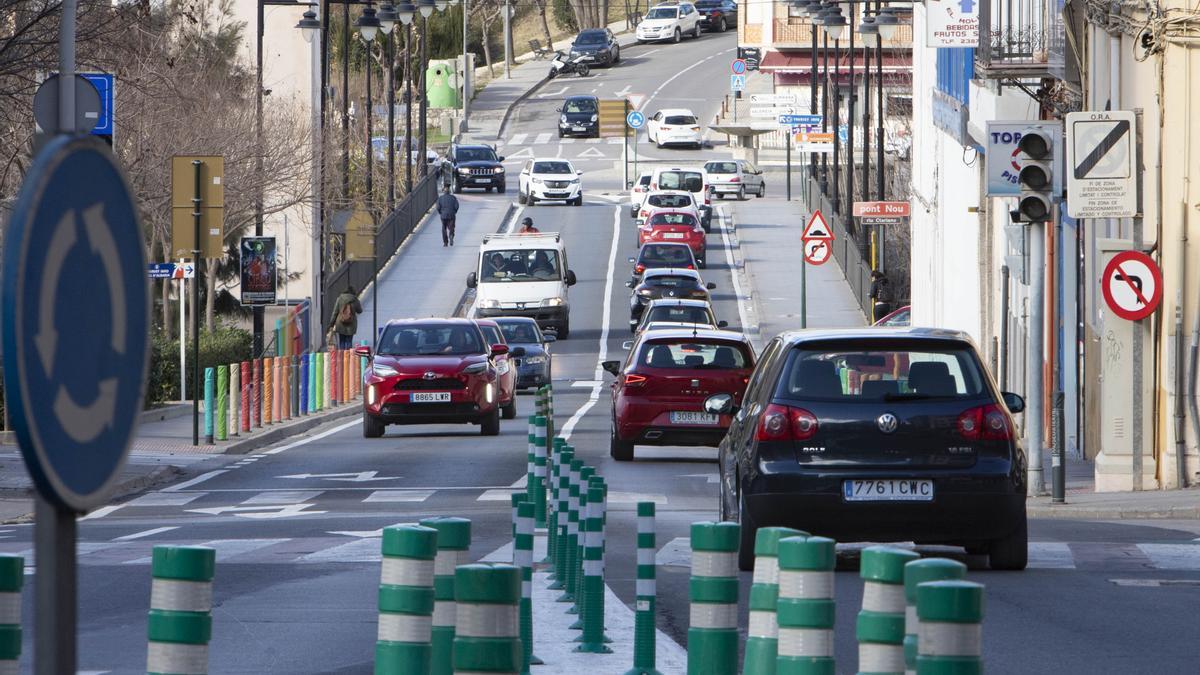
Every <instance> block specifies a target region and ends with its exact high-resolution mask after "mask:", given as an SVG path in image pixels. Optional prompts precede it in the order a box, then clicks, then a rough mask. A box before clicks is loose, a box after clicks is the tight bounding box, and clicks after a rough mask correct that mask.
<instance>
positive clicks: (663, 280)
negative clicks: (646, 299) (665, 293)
mask: <svg viewBox="0 0 1200 675" xmlns="http://www.w3.org/2000/svg"><path fill="white" fill-rule="evenodd" d="M646 284H647V285H649V286H658V287H660V288H692V287H694V286H695V285H696V279H695V277H688V276H675V275H670V274H660V275H656V276H651V277H646Z"/></svg>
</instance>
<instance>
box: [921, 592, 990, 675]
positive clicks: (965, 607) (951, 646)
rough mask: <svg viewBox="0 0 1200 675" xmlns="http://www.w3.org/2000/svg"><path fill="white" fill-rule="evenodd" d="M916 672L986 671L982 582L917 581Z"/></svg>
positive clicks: (973, 674)
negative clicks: (984, 666) (984, 669)
mask: <svg viewBox="0 0 1200 675" xmlns="http://www.w3.org/2000/svg"><path fill="white" fill-rule="evenodd" d="M917 619H918V625H917V675H941V674H943V673H954V674H955V675H978V674H979V673H982V672H983V659H982V658H981V653H982V652H981V650H982V647H983V585H982V584H977V583H974V582H971V581H957V580H956V581H926V582H925V583H921V584H917Z"/></svg>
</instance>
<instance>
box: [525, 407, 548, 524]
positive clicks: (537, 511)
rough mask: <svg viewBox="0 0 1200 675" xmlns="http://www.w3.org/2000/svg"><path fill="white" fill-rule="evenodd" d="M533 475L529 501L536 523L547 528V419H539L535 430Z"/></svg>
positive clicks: (530, 479) (530, 478) (532, 448)
mask: <svg viewBox="0 0 1200 675" xmlns="http://www.w3.org/2000/svg"><path fill="white" fill-rule="evenodd" d="M532 443H533V446H532V447H531V448H530V449H531V450H532V451H533V457H532V460H533V467H532V469H533V474H532V475H531V476H530V477H529V501H530V503H532V504H533V513H534V523H535V524H536V526H537V527H545V526H546V418H545V417H538V418H537V426H536V427H535V428H534V435H533V440H532Z"/></svg>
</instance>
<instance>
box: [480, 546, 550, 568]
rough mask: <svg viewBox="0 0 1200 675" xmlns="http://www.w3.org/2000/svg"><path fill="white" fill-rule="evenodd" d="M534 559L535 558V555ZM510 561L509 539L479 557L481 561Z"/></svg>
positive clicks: (511, 550) (511, 558) (511, 554)
mask: <svg viewBox="0 0 1200 675" xmlns="http://www.w3.org/2000/svg"><path fill="white" fill-rule="evenodd" d="M534 560H537V558H536V557H535V558H534ZM512 561H513V543H512V542H511V541H510V542H508V543H507V544H505V545H503V546H501V547H500V548H498V549H496V550H495V551H492V552H491V553H489V554H487V555H485V556H483V557H482V558H480V559H479V562H481V563H511V562H512Z"/></svg>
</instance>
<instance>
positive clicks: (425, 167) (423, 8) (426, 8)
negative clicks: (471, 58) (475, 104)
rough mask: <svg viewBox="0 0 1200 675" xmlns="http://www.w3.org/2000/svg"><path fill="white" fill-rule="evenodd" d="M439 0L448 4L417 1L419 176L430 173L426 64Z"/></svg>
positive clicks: (433, 1) (425, 0) (433, 0)
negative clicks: (418, 20) (419, 17)
mask: <svg viewBox="0 0 1200 675" xmlns="http://www.w3.org/2000/svg"><path fill="white" fill-rule="evenodd" d="M438 2H440V3H441V6H442V7H444V6H445V4H446V0H437V2H435V0H418V2H417V10H418V11H420V12H421V60H420V63H419V64H418V65H419V67H420V70H419V71H418V76H419V78H420V79H419V80H418V82H419V84H418V85H417V94H418V95H419V96H420V97H421V107H420V113H419V117H418V118H417V119H419V120H420V122H421V130H420V138H421V143H420V145H419V146H418V148H417V161H418V162H420V164H419V165H418V166H419V167H420V168H419V169H417V176H418V177H420V178H424V177H425V176H426V174H428V173H429V162H427V161H426V160H425V155H426V152H427V151H426V147H427V146H426V136H427V132H428V129H429V124H428V120H426V119H425V117H426V115H427V114H428V110H429V97H428V95H427V93H426V91H425V86H426V85H425V70H426V64H427V63H429V17H430V16H431V15H432V14H433V11H434V10H435V9H438V8H439V5H438ZM409 105H412V102H411V101H409Z"/></svg>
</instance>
